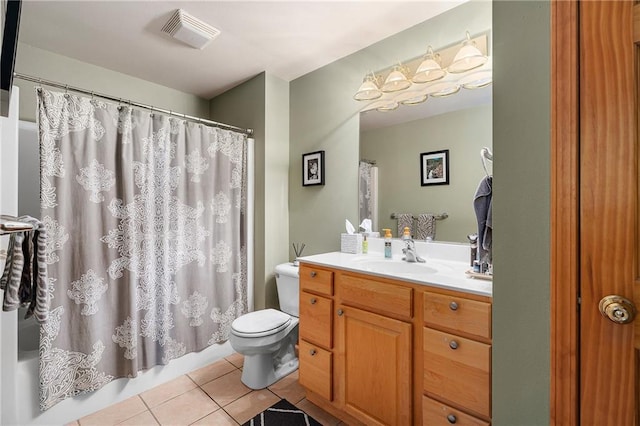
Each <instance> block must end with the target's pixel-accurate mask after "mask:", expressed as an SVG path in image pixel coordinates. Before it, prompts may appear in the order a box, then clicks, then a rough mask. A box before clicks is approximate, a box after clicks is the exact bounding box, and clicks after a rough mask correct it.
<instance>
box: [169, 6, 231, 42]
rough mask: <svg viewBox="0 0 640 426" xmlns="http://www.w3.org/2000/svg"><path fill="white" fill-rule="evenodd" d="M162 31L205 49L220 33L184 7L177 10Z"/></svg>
mask: <svg viewBox="0 0 640 426" xmlns="http://www.w3.org/2000/svg"><path fill="white" fill-rule="evenodd" d="M162 32H163V33H166V34H169V35H170V36H171V37H173V38H175V39H177V40H180V41H181V42H183V43H185V44H188V45H189V46H191V47H195V48H196V49H204V48H205V46H207V45H208V44H209V43H210V42H211V41H212V40H213V39H214V38H216V37H217V36H218V35H219V34H220V30H218V29H216V28H213V27H212V26H211V25H209V24H206V23H204V22H202V21H201V20H199V19H197V18H195V17H193V16H191V15H189V14H188V13H187V12H185V11H184V10H182V9H178V10H176V13H174V14H173V15H172V16H171V19H169V21H168V22H167V23H166V24H164V27H162Z"/></svg>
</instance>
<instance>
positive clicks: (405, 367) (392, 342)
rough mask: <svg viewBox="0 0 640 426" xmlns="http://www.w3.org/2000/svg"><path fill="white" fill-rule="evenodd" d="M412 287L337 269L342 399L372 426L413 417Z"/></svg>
mask: <svg viewBox="0 0 640 426" xmlns="http://www.w3.org/2000/svg"><path fill="white" fill-rule="evenodd" d="M412 298H413V289H411V288H408V287H403V286H397V285H395V284H391V283H389V282H387V281H384V280H381V279H375V278H371V277H366V276H363V275H355V274H351V273H345V272H343V273H336V300H337V303H336V305H337V310H336V313H337V320H336V326H335V328H334V331H335V333H336V335H337V339H336V346H335V352H336V353H337V355H338V356H337V358H336V367H335V368H336V376H335V377H336V382H337V384H338V386H336V389H337V397H338V400H339V401H340V403H341V404H342V407H343V408H342V409H343V410H344V411H345V412H346V413H347V414H349V415H351V416H353V417H354V418H356V419H357V420H359V421H361V422H363V423H365V424H367V425H408V424H411V420H412V417H413V416H412V394H413V392H412V384H411V383H412V381H411V374H412V353H411V350H412V327H413V325H412V323H411V318H412V307H413V303H412V302H413V300H412Z"/></svg>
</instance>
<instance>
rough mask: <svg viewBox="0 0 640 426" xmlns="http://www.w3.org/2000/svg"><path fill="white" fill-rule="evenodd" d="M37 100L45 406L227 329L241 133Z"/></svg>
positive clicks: (235, 310) (237, 276)
mask: <svg viewBox="0 0 640 426" xmlns="http://www.w3.org/2000/svg"><path fill="white" fill-rule="evenodd" d="M38 99H39V101H38V105H39V111H38V122H39V134H40V152H41V207H42V216H43V219H42V221H43V222H44V224H45V227H46V230H47V235H48V242H47V248H46V251H45V252H46V257H47V259H46V263H47V266H48V268H49V280H50V281H49V284H50V288H51V289H52V290H51V291H52V306H51V311H50V312H49V318H48V320H47V322H46V323H45V324H43V326H42V329H41V333H40V407H41V409H42V410H45V409H48V408H50V407H52V406H53V405H55V404H56V403H58V402H59V401H61V400H62V399H64V398H67V397H71V396H75V395H78V394H82V393H86V392H90V391H94V390H96V389H99V388H100V387H102V386H103V385H105V384H106V383H108V382H110V381H111V380H114V379H115V378H118V377H135V376H136V374H137V372H138V371H141V370H145V369H148V368H150V367H153V366H155V365H159V364H167V363H168V362H169V361H171V360H172V359H173V358H177V357H180V356H182V355H184V354H186V353H189V352H195V351H200V350H202V349H204V348H206V347H207V346H209V345H212V344H214V343H217V342H221V341H225V340H227V339H228V337H229V331H230V326H231V322H232V321H233V320H234V319H235V318H236V317H238V316H239V315H241V314H243V313H245V312H246V311H247V264H246V263H247V262H246V259H247V243H248V240H247V222H246V215H247V212H246V203H247V195H246V190H247V137H246V135H244V134H241V133H237V132H233V131H229V130H223V129H219V128H214V127H208V126H205V125H201V124H197V123H189V122H185V121H184V120H182V119H178V118H173V117H168V116H165V115H162V114H157V113H151V114H150V113H149V112H147V111H143V110H138V109H133V108H131V107H127V106H121V107H118V106H117V105H115V104H110V103H106V102H102V101H99V100H93V99H89V98H86V97H79V96H75V95H71V94H63V93H57V92H50V91H46V90H42V89H41V90H39V91H38Z"/></svg>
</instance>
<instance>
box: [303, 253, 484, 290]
mask: <svg viewBox="0 0 640 426" xmlns="http://www.w3.org/2000/svg"><path fill="white" fill-rule="evenodd" d="M298 260H299V261H300V262H304V263H308V264H313V265H319V266H327V267H333V268H339V269H344V270H347V271H353V272H360V273H365V274H370V275H375V276H379V277H384V278H394V279H399V280H403V281H408V282H411V283H414V284H422V285H430V286H433V287H440V288H445V289H450V290H456V291H463V292H466V293H472V294H478V295H481V296H489V297H491V296H492V290H493V282H492V281H488V280H484V279H479V278H472V277H469V276H468V275H466V274H465V272H466V271H468V270H469V269H470V267H469V264H468V263H467V262H461V261H457V260H445V259H436V258H430V257H427V258H426V262H425V263H420V264H418V263H408V262H405V261H403V260H402V256H401V255H394V256H393V257H392V258H391V259H385V258H384V256H383V254H382V253H379V252H370V253H369V254H349V253H342V252H330V253H322V254H316V255H311V256H304V257H301V258H299V259H298Z"/></svg>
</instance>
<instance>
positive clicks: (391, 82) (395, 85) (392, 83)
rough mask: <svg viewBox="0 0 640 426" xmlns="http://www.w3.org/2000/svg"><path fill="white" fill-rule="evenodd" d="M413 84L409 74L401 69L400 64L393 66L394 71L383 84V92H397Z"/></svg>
mask: <svg viewBox="0 0 640 426" xmlns="http://www.w3.org/2000/svg"><path fill="white" fill-rule="evenodd" d="M409 86H411V82H410V81H409V80H408V79H407V76H406V75H404V73H403V72H402V71H401V68H400V67H399V66H396V67H394V68H393V71H391V73H390V74H389V76H387V79H386V80H385V81H384V84H383V85H382V91H383V92H387V93H389V92H397V91H399V90H404V89H406V88H408V87H409Z"/></svg>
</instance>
